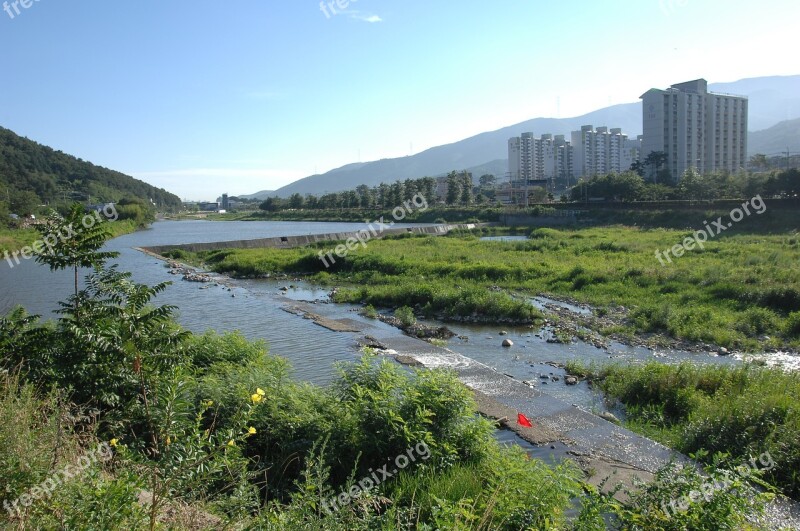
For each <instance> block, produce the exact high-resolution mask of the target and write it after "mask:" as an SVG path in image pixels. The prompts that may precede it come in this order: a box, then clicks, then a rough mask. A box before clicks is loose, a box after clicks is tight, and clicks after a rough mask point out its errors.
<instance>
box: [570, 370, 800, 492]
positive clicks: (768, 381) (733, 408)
mask: <svg viewBox="0 0 800 531" xmlns="http://www.w3.org/2000/svg"><path fill="white" fill-rule="evenodd" d="M569 370H577V371H578V372H583V373H586V374H591V375H592V378H593V379H594V381H595V384H596V385H597V386H598V387H599V388H600V389H602V390H603V391H604V392H605V393H606V394H607V395H608V396H609V397H610V398H612V399H616V400H619V402H621V403H622V404H624V405H625V406H626V409H627V415H628V418H629V422H628V424H629V426H630V427H631V428H633V429H635V430H637V431H641V432H643V433H645V434H646V435H648V436H651V437H653V438H655V439H657V440H660V441H661V442H663V443H664V444H667V445H669V446H671V447H673V448H675V449H677V450H680V451H681V452H685V453H693V454H698V455H705V452H708V455H713V454H715V453H718V452H723V453H726V454H729V455H731V456H733V457H735V458H740V459H744V460H748V459H749V458H750V457H751V456H758V455H761V454H762V453H764V452H769V454H770V455H771V456H772V458H773V460H774V461H775V467H774V468H773V469H772V470H770V471H769V472H767V473H766V479H767V480H768V481H770V482H771V483H772V484H774V485H776V486H778V487H779V488H780V489H781V490H783V491H784V492H785V493H786V494H788V495H790V496H793V497H795V498H798V497H800V410H798V407H797V405H798V403H800V374H797V373H786V372H783V371H781V370H779V369H769V368H764V367H754V366H749V365H745V366H740V367H725V366H702V367H700V366H695V365H690V364H681V365H677V366H670V365H663V364H659V363H655V362H653V363H648V364H647V365H643V366H619V365H610V366H606V367H602V368H597V367H589V368H587V367H583V368H576V367H569Z"/></svg>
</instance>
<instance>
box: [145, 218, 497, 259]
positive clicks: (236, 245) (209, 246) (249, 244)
mask: <svg viewBox="0 0 800 531" xmlns="http://www.w3.org/2000/svg"><path fill="white" fill-rule="evenodd" d="M391 225H394V222H389V223H387V224H385V225H384V224H383V223H377V222H375V223H373V224H365V225H364V229H362V230H359V231H353V232H331V233H327V234H308V235H304V236H279V237H276V238H260V239H256V240H233V241H225V242H209V243H184V244H178V245H158V246H153V247H145V248H143V249H142V250H143V251H147V252H149V253H151V254H155V255H163V254H164V253H166V252H169V251H175V250H182V251H187V252H193V253H194V252H200V251H216V250H218V249H263V248H274V249H290V248H292V247H302V246H304V245H309V244H312V243H317V242H337V241H341V242H343V241H347V240H349V239H351V238H352V239H355V240H356V242H357V243H359V244H360V242H361V241H369V240H377V239H380V238H385V237H386V236H393V235H395V236H396V235H401V234H430V235H431V236H443V235H445V234H447V233H448V232H450V231H452V230H473V229H476V228H480V227H486V226H489V225H492V224H491V223H457V224H440V225H426V226H421V227H406V228H401V229H394V228H385V227H387V226H391Z"/></svg>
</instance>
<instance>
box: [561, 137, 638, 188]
mask: <svg viewBox="0 0 800 531" xmlns="http://www.w3.org/2000/svg"><path fill="white" fill-rule="evenodd" d="M640 145H641V138H637V139H635V140H633V139H628V135H626V134H624V133H623V132H622V130H621V129H619V128H613V129H611V130H609V129H608V127H598V128H597V129H596V130H595V128H594V126H591V125H584V126H583V127H581V130H580V131H573V132H572V150H573V171H574V174H575V177H576V178H581V177H593V176H595V175H607V174H609V173H622V172H624V171H627V170H629V169H630V167H631V164H633V163H634V162H635V161H637V160H638V159H639V148H640Z"/></svg>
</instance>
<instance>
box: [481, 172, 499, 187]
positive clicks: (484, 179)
mask: <svg viewBox="0 0 800 531" xmlns="http://www.w3.org/2000/svg"><path fill="white" fill-rule="evenodd" d="M496 180H497V178H496V177H495V176H494V175H492V174H491V173H485V174H483V175H481V176H480V178H479V179H478V183H479V184H480V185H481V188H492V187H493V186H494V183H495V181H496Z"/></svg>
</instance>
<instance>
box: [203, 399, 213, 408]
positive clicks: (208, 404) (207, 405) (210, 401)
mask: <svg viewBox="0 0 800 531" xmlns="http://www.w3.org/2000/svg"><path fill="white" fill-rule="evenodd" d="M205 405H206V407H211V406H213V405H214V401H213V400H206V403H205Z"/></svg>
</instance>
